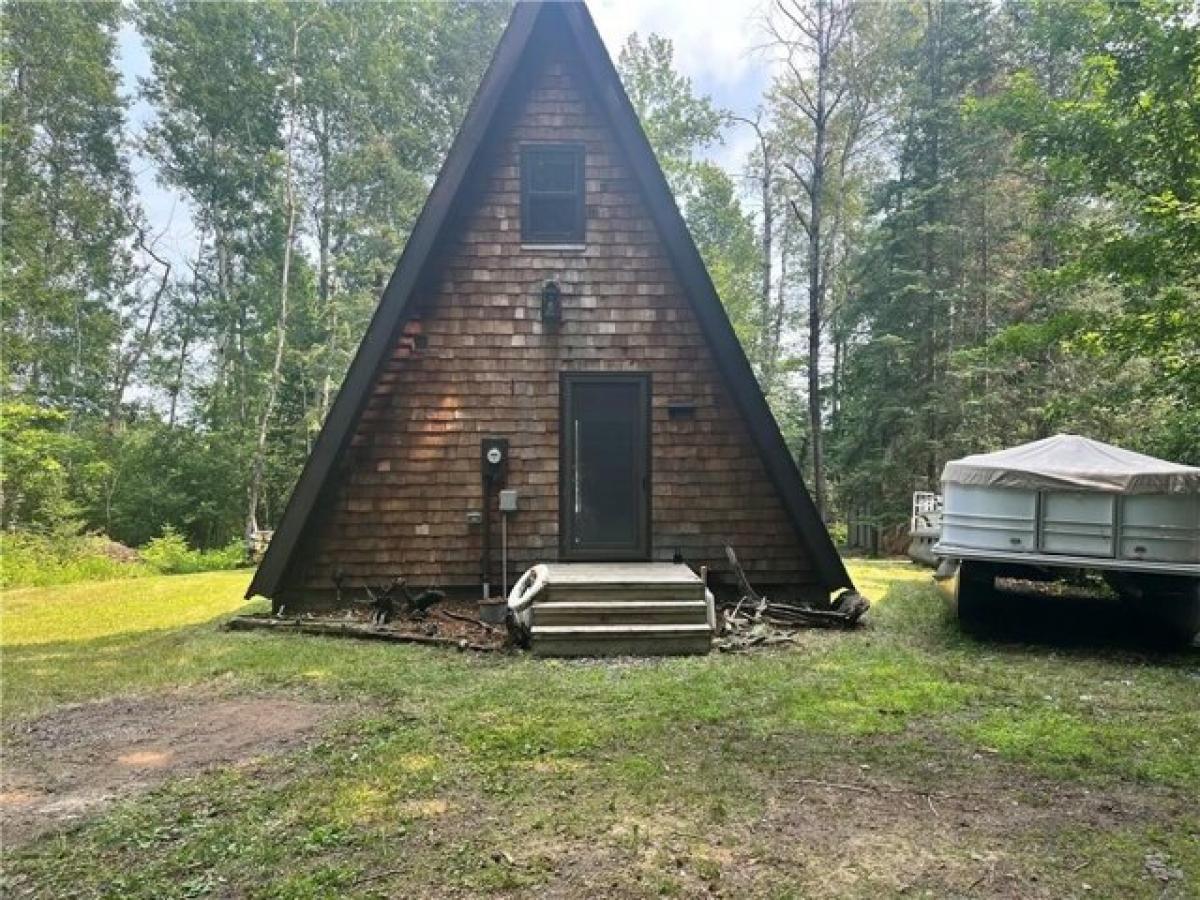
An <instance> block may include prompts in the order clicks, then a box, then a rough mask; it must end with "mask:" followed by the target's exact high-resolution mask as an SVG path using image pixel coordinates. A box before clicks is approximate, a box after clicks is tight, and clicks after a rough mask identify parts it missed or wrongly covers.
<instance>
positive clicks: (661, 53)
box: [617, 33, 727, 209]
mask: <svg viewBox="0 0 1200 900" xmlns="http://www.w3.org/2000/svg"><path fill="white" fill-rule="evenodd" d="M674 57H675V48H674V46H673V45H672V44H671V41H670V40H669V39H667V38H664V37H662V36H661V35H657V34H651V35H650V36H649V37H648V38H647V39H646V41H645V43H643V42H642V39H641V38H640V37H639V36H638V35H637V34H636V33H634V34H631V35H630V36H629V38H628V39H627V40H626V41H625V45H624V46H623V47H622V48H621V53H620V56H619V57H618V58H617V69H618V71H619V72H620V74H621V81H622V83H623V84H624V86H625V92H626V93H627V94H628V95H629V99H630V102H632V103H633V108H634V109H635V110H636V111H637V114H638V119H639V120H640V121H641V123H642V129H643V130H644V131H645V132H646V137H647V138H649V139H650V146H651V147H653V148H654V153H655V155H656V156H657V157H658V161H659V164H660V165H661V166H662V167H663V171H664V172H665V173H666V176H667V180H668V181H669V182H670V184H671V189H672V190H673V191H674V192H675V196H676V198H677V200H678V202H679V205H680V207H681V208H683V209H687V207H688V205H689V202H688V201H689V199H690V197H691V194H692V191H693V190H694V189H695V187H696V178H697V172H696V162H695V156H696V153H697V152H698V151H699V150H702V149H703V148H705V147H707V146H709V145H710V144H714V143H716V142H718V141H719V140H720V139H721V128H722V126H723V125H724V123H725V120H726V117H727V114H726V113H725V112H724V111H723V110H720V109H717V107H716V106H714V105H713V102H712V100H711V99H709V98H708V97H702V96H697V95H696V94H695V93H694V91H693V89H692V82H691V79H689V78H687V77H686V76H684V75H681V74H680V73H679V72H678V71H676V69H675V62H674Z"/></svg>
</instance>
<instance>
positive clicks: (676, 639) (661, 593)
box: [530, 563, 712, 656]
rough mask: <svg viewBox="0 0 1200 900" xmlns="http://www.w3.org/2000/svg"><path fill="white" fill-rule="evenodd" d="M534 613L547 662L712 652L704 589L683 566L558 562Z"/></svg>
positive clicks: (535, 639) (538, 644) (537, 647)
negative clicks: (552, 658)
mask: <svg viewBox="0 0 1200 900" xmlns="http://www.w3.org/2000/svg"><path fill="white" fill-rule="evenodd" d="M546 570H547V583H546V588H545V589H544V590H543V591H542V592H541V593H540V594H538V596H537V598H536V600H535V601H534V604H533V608H532V627H531V629H530V636H531V639H532V647H533V651H534V653H536V654H538V655H541V656H617V655H620V656H625V655H645V656H658V655H676V654H685V653H708V652H709V650H710V649H711V646H712V632H711V629H710V628H709V625H708V606H707V603H706V602H705V593H704V582H703V581H701V580H700V576H699V575H697V574H696V573H695V572H693V571H692V570H691V569H690V568H688V567H687V566H685V565H679V564H676V563H551V564H548V565H547V566H546Z"/></svg>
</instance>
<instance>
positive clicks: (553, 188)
mask: <svg viewBox="0 0 1200 900" xmlns="http://www.w3.org/2000/svg"><path fill="white" fill-rule="evenodd" d="M585 209H586V207H585V206H584V197H583V147H582V145H579V144H527V145H525V146H523V147H522V148H521V241H522V243H526V244H582V243H583V239H584V219H585Z"/></svg>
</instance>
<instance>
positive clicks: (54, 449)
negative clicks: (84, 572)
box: [0, 402, 80, 533]
mask: <svg viewBox="0 0 1200 900" xmlns="http://www.w3.org/2000/svg"><path fill="white" fill-rule="evenodd" d="M66 423H67V415H66V413H63V412H61V411H59V410H55V409H49V408H46V407H43V406H35V405H33V404H30V403H20V402H4V403H2V404H0V447H2V448H3V453H4V465H3V466H2V467H0V527H2V528H5V529H11V528H15V527H17V526H20V525H27V524H30V523H37V524H39V525H40V526H41V527H43V528H46V529H50V530H52V531H59V532H67V533H72V532H75V531H78V517H79V509H78V507H77V506H76V505H75V503H74V502H72V499H71V485H70V465H71V459H72V457H73V456H75V455H76V454H77V453H78V452H79V449H80V441H79V440H78V439H77V438H75V437H73V436H72V435H70V434H67V433H66V431H65V425H66Z"/></svg>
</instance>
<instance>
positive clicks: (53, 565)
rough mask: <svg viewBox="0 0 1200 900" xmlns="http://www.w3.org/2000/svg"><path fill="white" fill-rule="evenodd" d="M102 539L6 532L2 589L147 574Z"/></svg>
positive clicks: (0, 542)
mask: <svg viewBox="0 0 1200 900" xmlns="http://www.w3.org/2000/svg"><path fill="white" fill-rule="evenodd" d="M113 546H114V545H113V543H112V542H111V541H110V540H109V539H108V538H106V537H104V536H103V535H97V534H82V535H71V534H62V533H53V534H43V533H39V532H35V531H6V532H4V533H3V535H0V587H41V586H44V585H48V584H67V583H70V582H73V581H108V580H112V579H114V578H136V577H138V576H140V575H146V574H148V570H147V568H146V567H145V566H143V565H142V564H141V563H139V562H138V561H137V558H136V555H134V556H132V557H131V556H129V555H123V554H114V553H113V550H112V548H113Z"/></svg>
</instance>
